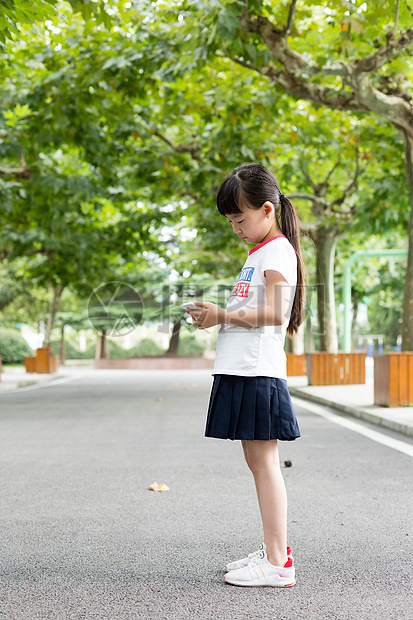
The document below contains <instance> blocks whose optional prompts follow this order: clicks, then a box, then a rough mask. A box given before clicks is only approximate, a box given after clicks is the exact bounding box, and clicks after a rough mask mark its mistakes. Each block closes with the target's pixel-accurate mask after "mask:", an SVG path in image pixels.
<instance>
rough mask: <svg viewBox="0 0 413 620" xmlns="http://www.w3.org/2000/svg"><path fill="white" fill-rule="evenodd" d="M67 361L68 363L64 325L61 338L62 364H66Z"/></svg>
mask: <svg viewBox="0 0 413 620" xmlns="http://www.w3.org/2000/svg"><path fill="white" fill-rule="evenodd" d="M65 361H66V342H65V326H64V325H62V330H61V337H60V363H61V364H64V363H65Z"/></svg>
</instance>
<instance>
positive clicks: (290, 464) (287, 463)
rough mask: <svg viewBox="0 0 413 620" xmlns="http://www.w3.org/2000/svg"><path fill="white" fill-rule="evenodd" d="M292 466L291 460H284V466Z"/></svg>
mask: <svg viewBox="0 0 413 620" xmlns="http://www.w3.org/2000/svg"><path fill="white" fill-rule="evenodd" d="M292 466H293V462H292V461H284V467H292Z"/></svg>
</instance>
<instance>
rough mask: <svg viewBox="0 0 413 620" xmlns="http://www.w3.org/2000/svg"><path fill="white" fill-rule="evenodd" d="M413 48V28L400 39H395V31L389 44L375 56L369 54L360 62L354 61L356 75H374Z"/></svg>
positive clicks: (389, 38)
mask: <svg viewBox="0 0 413 620" xmlns="http://www.w3.org/2000/svg"><path fill="white" fill-rule="evenodd" d="M409 47H413V28H409V30H405V31H404V32H402V33H401V35H400V36H399V38H398V39H395V38H394V30H393V32H392V33H391V34H390V35H389V36H388V38H387V44H386V45H385V46H383V47H381V48H380V49H378V50H377V51H376V52H374V54H369V55H368V56H365V57H364V58H361V59H360V60H355V61H354V69H355V71H356V73H374V72H375V71H377V70H378V69H380V67H382V66H383V65H385V64H386V63H387V62H390V61H392V60H393V59H394V58H397V56H399V55H400V52H403V51H404V50H406V49H408V48H409Z"/></svg>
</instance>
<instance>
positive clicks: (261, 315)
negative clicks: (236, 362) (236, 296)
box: [190, 270, 292, 329]
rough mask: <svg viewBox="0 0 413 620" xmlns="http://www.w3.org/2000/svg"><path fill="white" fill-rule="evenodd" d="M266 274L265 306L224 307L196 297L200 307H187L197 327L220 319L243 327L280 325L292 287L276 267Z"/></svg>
mask: <svg viewBox="0 0 413 620" xmlns="http://www.w3.org/2000/svg"><path fill="white" fill-rule="evenodd" d="M265 276H266V283H267V304H266V305H265V306H258V307H257V308H245V309H243V308H241V309H240V310H231V311H227V310H225V308H221V307H220V306H217V305H216V304H212V303H209V302H198V301H197V302H195V303H196V305H197V306H199V307H200V310H199V311H197V310H191V311H190V314H191V316H192V317H193V318H194V319H196V323H195V324H196V326H197V327H199V328H200V329H207V328H208V327H212V326H213V325H218V324H220V323H221V324H223V323H225V324H227V325H240V326H242V327H261V326H263V325H282V324H283V323H284V322H285V321H286V318H287V313H288V310H289V307H290V305H291V302H292V299H291V294H292V289H291V287H290V286H289V285H288V283H287V281H286V279H285V278H284V276H282V275H281V274H280V273H279V272H278V271H274V270H267V271H266V272H265Z"/></svg>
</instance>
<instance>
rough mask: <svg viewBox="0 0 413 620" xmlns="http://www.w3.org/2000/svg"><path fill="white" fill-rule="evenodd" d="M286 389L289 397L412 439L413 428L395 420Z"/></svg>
mask: <svg viewBox="0 0 413 620" xmlns="http://www.w3.org/2000/svg"><path fill="white" fill-rule="evenodd" d="M288 389H289V392H290V394H291V396H297V397H299V398H303V399H304V400H310V401H312V402H314V403H318V404H319V405H325V406H326V407H331V408H332V409H336V410H337V411H341V412H342V413H347V414H349V415H351V416H353V417H354V418H358V419H359V420H364V421H365V422H370V423H371V424H375V425H376V426H383V427H384V428H388V429H389V430H392V431H396V432H397V433H401V434H402V435H406V436H408V437H413V426H410V425H409V424H403V423H402V422H397V421H396V420H391V419H389V418H384V417H382V416H380V415H376V414H374V413H372V412H370V411H366V410H365V409H361V408H360V409H359V408H358V407H351V406H350V405H342V404H340V403H336V402H334V401H332V400H328V399H327V398H323V397H322V396H316V395H315V394H308V392H305V391H303V390H300V389H299V388H295V387H289V388H288Z"/></svg>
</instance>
